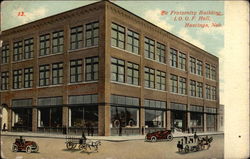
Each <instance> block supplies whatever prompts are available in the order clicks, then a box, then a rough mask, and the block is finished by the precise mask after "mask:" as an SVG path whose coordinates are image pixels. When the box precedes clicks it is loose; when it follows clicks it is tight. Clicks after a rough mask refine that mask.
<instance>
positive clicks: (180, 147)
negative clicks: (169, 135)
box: [177, 141, 183, 152]
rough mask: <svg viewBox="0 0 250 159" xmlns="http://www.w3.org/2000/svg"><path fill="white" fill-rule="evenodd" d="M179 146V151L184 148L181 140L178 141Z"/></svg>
mask: <svg viewBox="0 0 250 159" xmlns="http://www.w3.org/2000/svg"><path fill="white" fill-rule="evenodd" d="M177 148H178V152H181V151H182V149H183V145H182V144H181V142H180V141H178V144H177Z"/></svg>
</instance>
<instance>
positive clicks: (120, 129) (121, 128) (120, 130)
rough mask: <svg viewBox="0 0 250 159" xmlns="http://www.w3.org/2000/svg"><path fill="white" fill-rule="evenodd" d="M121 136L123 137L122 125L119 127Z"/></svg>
mask: <svg viewBox="0 0 250 159" xmlns="http://www.w3.org/2000/svg"><path fill="white" fill-rule="evenodd" d="M119 136H122V126H121V124H120V125H119Z"/></svg>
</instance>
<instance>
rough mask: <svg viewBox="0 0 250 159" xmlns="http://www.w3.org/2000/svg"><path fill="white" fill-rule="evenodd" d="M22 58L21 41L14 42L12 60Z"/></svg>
mask: <svg viewBox="0 0 250 159" xmlns="http://www.w3.org/2000/svg"><path fill="white" fill-rule="evenodd" d="M22 59H23V41H18V42H14V50H13V61H20V60H22Z"/></svg>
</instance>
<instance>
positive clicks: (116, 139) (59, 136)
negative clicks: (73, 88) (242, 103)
mask: <svg viewBox="0 0 250 159" xmlns="http://www.w3.org/2000/svg"><path fill="white" fill-rule="evenodd" d="M223 134H224V132H205V133H197V135H198V136H204V135H223ZM193 135H194V134H191V133H189V134H188V133H182V132H175V133H173V137H174V138H181V137H184V136H193ZM1 136H23V137H36V138H54V139H65V138H66V135H63V134H49V133H32V132H28V133H27V132H26V133H25V132H2V133H1ZM71 136H73V135H71ZM74 137H79V138H80V137H81V136H80V135H77V136H74ZM87 138H88V139H90V140H102V141H113V142H119V141H129V140H144V139H145V135H131V136H87Z"/></svg>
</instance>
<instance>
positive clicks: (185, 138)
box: [184, 136, 187, 144]
mask: <svg viewBox="0 0 250 159" xmlns="http://www.w3.org/2000/svg"><path fill="white" fill-rule="evenodd" d="M184 140H185V144H187V136H184Z"/></svg>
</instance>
